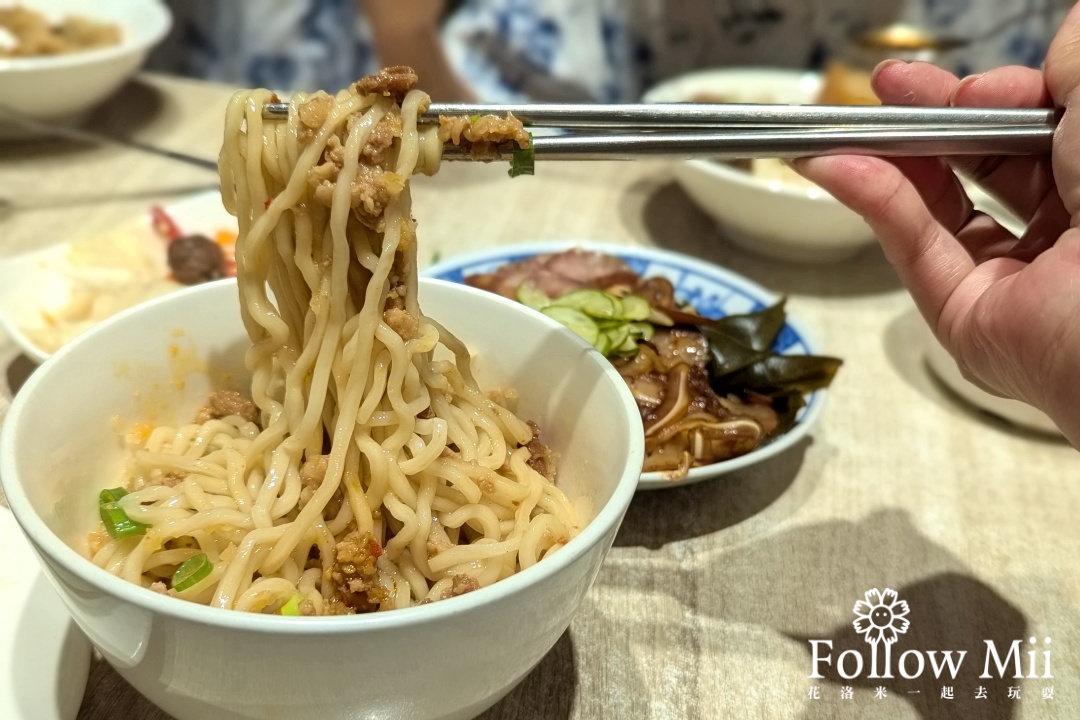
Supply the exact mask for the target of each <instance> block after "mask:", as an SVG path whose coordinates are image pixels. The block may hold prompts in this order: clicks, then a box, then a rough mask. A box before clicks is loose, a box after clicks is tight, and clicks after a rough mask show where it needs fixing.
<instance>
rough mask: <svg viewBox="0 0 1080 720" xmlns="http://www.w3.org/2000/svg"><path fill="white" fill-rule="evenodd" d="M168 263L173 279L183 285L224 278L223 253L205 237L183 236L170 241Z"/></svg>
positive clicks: (214, 243) (219, 247)
mask: <svg viewBox="0 0 1080 720" xmlns="http://www.w3.org/2000/svg"><path fill="white" fill-rule="evenodd" d="M168 261H169V269H170V270H172V274H173V277H175V278H176V281H177V282H180V283H183V284H184V285H198V284H199V283H204V282H207V281H209V280H217V279H218V278H223V277H225V253H223V252H222V251H221V246H219V245H218V244H217V243H216V242H214V241H213V240H211V239H210V238H208V237H206V236H205V235H184V236H182V237H178V238H176V239H175V240H173V241H171V242H170V243H169V252H168Z"/></svg>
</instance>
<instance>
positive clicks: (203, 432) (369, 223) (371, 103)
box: [91, 68, 582, 614]
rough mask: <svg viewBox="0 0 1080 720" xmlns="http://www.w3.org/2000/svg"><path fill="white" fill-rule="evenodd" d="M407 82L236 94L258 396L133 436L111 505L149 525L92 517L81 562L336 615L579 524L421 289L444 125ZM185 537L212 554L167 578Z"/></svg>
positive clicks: (406, 599)
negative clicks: (423, 303)
mask: <svg viewBox="0 0 1080 720" xmlns="http://www.w3.org/2000/svg"><path fill="white" fill-rule="evenodd" d="M410 77H411V79H410ZM414 81H415V76H414V75H411V71H408V72H405V69H401V68H395V69H391V70H389V71H384V72H383V73H381V74H380V75H378V76H375V77H372V78H365V79H364V80H362V81H360V82H359V83H357V85H356V86H354V87H352V88H350V89H348V90H344V91H342V92H340V93H338V94H337V95H336V96H333V97H331V96H329V95H326V94H324V93H317V94H315V95H311V96H303V95H298V96H296V97H294V98H293V99H292V101H291V103H290V112H289V116H288V119H287V120H282V121H276V120H264V119H263V117H262V107H263V106H264V105H265V104H266V103H267V102H270V101H272V100H274V99H275V98H273V95H272V94H271V93H270V92H269V91H266V90H255V91H243V92H238V93H237V94H236V95H235V96H234V97H233V99H232V101H231V102H230V104H229V107H228V110H227V114H226V127H225V140H224V145H223V148H222V152H221V159H220V168H221V180H222V195H223V200H224V202H225V205H226V207H227V208H228V209H229V210H230V212H232V213H234V214H235V215H236V216H237V219H238V224H239V237H238V240H237V245H236V263H237V277H238V284H239V293H240V306H241V313H242V316H243V322H244V326H245V328H246V330H247V333H248V335H249V336H250V339H251V347H250V349H249V350H248V352H247V356H246V362H247V365H248V368H249V369H250V371H251V375H252V380H251V387H250V390H251V397H252V400H253V402H254V406H255V407H253V408H251V411H252V412H250V413H247V414H245V413H244V412H243V399H242V398H240V399H239V400H238V401H237V403H236V406H235V407H232V406H229V403H227V402H226V403H225V405H226V406H227V407H225V408H224V409H222V408H217V410H216V411H215V410H214V407H215V403H214V402H212V403H211V406H208V408H207V409H206V410H204V411H203V413H201V415H200V418H199V419H197V420H196V422H195V423H193V424H190V425H186V426H182V427H178V428H167V427H158V428H156V429H153V430H152V432H149V433H146V434H145V435H146V437H141V438H139V440H140V442H138V443H136V444H135V446H134V447H133V451H132V453H131V456H130V459H129V462H128V464H127V472H128V477H127V478H125V480H126V483H127V485H128V489H129V490H130V491H131V492H130V493H129V494H127V495H125V496H124V497H122V498H121V499H120V500H119V501H118V505H119V507H120V508H121V509H122V510H123V511H124V512H125V513H126V515H127V517H128V518H130V519H131V520H132V521H134V522H137V523H143V524H145V525H147V526H148V528H147V529H146V531H145V534H144V535H141V536H139V535H135V536H129V537H119V538H108V537H105V535H104V533H100V532H99V533H98V534H97V540H96V541H95V539H94V538H93V537H92V543H91V545H92V547H93V548H94V549H95V555H94V560H95V562H96V563H97V564H98V565H100V566H102V567H105V568H107V569H108V570H110V571H111V572H114V573H117V574H119V575H121V576H122V577H124V578H126V579H128V580H130V581H132V582H136V583H140V584H142V585H144V586H147V587H151V588H152V589H155V590H158V591H161V592H167V593H169V594H173V595H176V596H178V597H181V598H184V599H187V600H192V601H195V602H200V603H206V604H210V605H212V606H216V607H220V608H235V609H240V610H247V611H255V612H285V610H284V608H286V606H287V605H289V604H290V603H292V604H293V605H294V606H295V607H297V608H299V614H342V613H352V612H364V611H370V610H377V609H390V608H396V607H406V606H409V605H413V604H416V603H422V602H428V601H433V600H439V599H443V598H446V597H450V596H452V595H457V594H460V593H462V592H466V591H469V590H472V589H476V588H477V587H483V586H485V585H488V584H490V583H492V582H495V581H497V580H499V579H501V578H504V577H507V576H509V575H511V574H513V573H515V572H517V571H519V570H521V569H523V568H525V567H528V566H530V565H532V564H534V563H535V562H537V561H539V560H541V559H542V558H543V557H544V556H545V555H547V554H549V553H551V552H554V551H555V550H557V549H558V548H559V547H561V546H562V545H563V544H565V543H566V542H567V541H568V539H569V538H571V537H573V536H574V535H575V534H576V533H577V531H578V529H579V527H580V525H581V523H582V518H579V517H578V516H577V514H576V513H575V510H574V508H573V506H572V505H571V504H570V502H569V501H567V499H566V498H565V496H564V495H563V494H562V492H561V491H560V490H558V489H557V488H556V487H555V485H554V484H553V482H552V479H551V478H552V476H553V470H552V468H551V465H550V460H551V456H550V454H549V453H548V452H547V451H546V449H545V448H543V447H542V446H541V445H540V444H539V440H538V439H537V438H536V437H535V435H536V432H537V430H536V427H535V426H534V425H531V423H526V422H524V421H523V420H521V419H519V418H517V417H516V416H515V415H514V414H513V413H512V412H511V411H510V410H508V409H507V408H505V407H502V406H501V405H499V404H498V403H496V402H495V401H494V400H492V399H491V398H490V397H489V396H488V395H486V394H484V393H483V392H481V391H480V390H479V389H478V388H477V386H476V384H475V382H474V381H473V380H472V377H471V373H470V371H469V363H468V355H467V353H466V351H465V349H464V348H463V346H462V345H461V343H460V342H458V341H457V340H456V339H454V338H453V337H452V336H451V335H449V333H447V332H446V330H445V329H443V328H442V326H440V325H439V324H438V323H436V322H434V321H432V320H429V319H428V318H426V317H425V316H424V315H423V314H422V313H421V311H420V308H419V306H418V304H417V288H418V281H417V266H416V230H415V224H414V221H413V220H412V216H411V198H410V193H409V182H408V181H409V178H410V177H411V176H412V175H413V174H414V173H416V172H426V173H431V172H434V171H435V170H436V169H437V168H438V164H439V158H440V153H441V141H440V140H439V138H438V137H437V135H436V134H435V132H433V131H431V130H422V129H421V128H419V127H418V125H417V116H418V113H419V112H420V111H421V110H422V109H423V108H424V107H426V104H427V102H428V98H427V96H426V95H424V94H423V93H422V92H419V91H417V90H413V89H411V85H412V83H413V82H414ZM439 345H443V346H444V347H446V348H447V349H448V350H449V351H450V352H448V353H446V356H447V357H453V358H454V360H452V361H448V360H443V359H436V358H435V355H434V353H435V350H436V347H437V346H439ZM225 400H228V398H225V399H224V400H223V401H222V402H224V401H225ZM234 400H236V398H234ZM201 554H205V556H206V559H207V561H208V562H209V563H210V566H211V567H210V570H209V572H208V573H206V571H205V570H204V573H205V577H201V578H199V579H197V581H195V582H193V583H191V584H190V585H186V586H184V587H182V588H180V589H178V588H177V587H176V585H177V584H179V583H177V582H176V580H175V577H174V573H176V572H177V568H178V567H179V566H181V564H182V563H184V562H185V561H186V560H189V559H191V558H195V557H198V556H199V555H201Z"/></svg>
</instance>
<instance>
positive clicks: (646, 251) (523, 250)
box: [420, 241, 826, 490]
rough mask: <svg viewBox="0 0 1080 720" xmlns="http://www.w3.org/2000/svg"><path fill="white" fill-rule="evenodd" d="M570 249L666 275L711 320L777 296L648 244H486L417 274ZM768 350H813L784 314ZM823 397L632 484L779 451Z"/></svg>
mask: <svg viewBox="0 0 1080 720" xmlns="http://www.w3.org/2000/svg"><path fill="white" fill-rule="evenodd" d="M574 247H578V248H582V249H584V250H590V251H593V252H601V253H607V254H609V255H614V256H616V257H619V258H621V259H622V260H623V261H624V262H626V263H627V264H628V265H629V266H630V267H631V269H633V271H634V272H636V273H638V274H639V275H641V276H642V277H656V276H662V277H665V278H667V279H668V280H670V281H671V283H672V284H673V285H674V286H675V297H676V298H678V299H679V300H681V301H683V302H687V303H690V304H691V305H693V306H694V308H696V309H697V311H698V312H699V313H701V314H702V315H704V316H706V317H713V318H717V317H723V316H725V315H735V314H739V313H746V312H752V311H754V310H760V309H762V308H764V307H767V306H769V305H771V304H773V303H774V302H776V300H777V299H778V297H777V296H776V295H775V294H774V293H771V292H769V291H768V290H766V289H765V288H763V287H761V286H760V285H758V284H756V283H754V282H751V281H750V280H748V279H746V278H744V277H742V276H741V275H737V274H736V273H733V272H731V271H730V270H725V269H724V268H721V267H718V266H716V265H712V264H710V263H707V262H705V261H703V260H699V259H697V258H694V257H690V256H687V255H680V254H679V253H673V252H668V251H666V250H656V249H653V248H644V247H633V246H628V245H607V244H603V243H595V242H587V241H560V242H543V243H529V244H524V245H510V246H506V247H498V248H491V249H488V250H481V251H478V252H473V253H467V254H463V255H458V256H455V257H452V258H448V259H446V260H444V261H442V262H440V263H438V264H436V265H433V266H431V267H429V268H428V269H426V270H424V271H423V272H421V273H420V274H421V275H423V276H425V277H435V278H440V279H443V280H450V281H452V282H458V283H462V282H464V278H465V277H466V276H468V275H475V274H477V273H487V272H492V271H493V270H495V269H496V268H498V267H499V266H501V265H505V264H506V263H510V262H515V261H517V260H523V259H525V258H528V257H532V256H533V255H539V254H542V253H552V252H560V251H563V250H568V249H570V248H574ZM774 348H775V349H776V351H777V352H782V353H784V354H788V355H813V354H816V353H817V352H818V351H817V349H816V347H815V346H814V345H813V342H812V340H811V339H810V338H809V336H808V334H807V332H806V330H805V328H804V327H803V326H802V325H801V324H800V323H799V322H798V320H797V319H794V318H792V317H791V314H790V313H789V314H788V317H787V323H786V324H785V326H784V329H783V330H781V332H780V335H779V336H778V337H777V339H776V344H775V345H774ZM825 396H826V391H824V390H819V391H817V392H815V393H813V394H812V395H810V396H809V397H808V398H807V403H806V407H804V408H803V409H802V410H801V411H800V412H799V415H798V417H797V418H796V422H795V426H794V427H792V428H791V429H790V430H788V431H787V432H786V433H784V434H783V435H781V436H779V437H777V438H775V439H773V440H771V441H770V442H768V443H766V444H764V445H762V446H761V447H759V448H757V449H756V450H754V451H753V452H750V453H747V454H746V455H742V456H740V457H737V458H732V459H731V460H724V461H723V462H718V463H713V464H712V465H706V466H704V467H699V468H693V469H692V470H691V471H690V473H689V474H688V475H687V476H686V477H685V478H682V479H680V480H670V479H668V478H666V477H665V475H664V473H660V472H651V473H644V474H642V476H641V481H640V482H639V483H638V488H639V489H641V490H654V489H660V488H669V487H675V486H678V485H685V484H688V483H692V482H697V481H700V480H706V479H708V478H714V477H717V476H719V475H723V474H724V473H728V472H732V471H734V470H741V469H742V468H745V467H748V466H750V465H755V464H757V463H759V462H762V461H763V460H767V459H768V458H771V457H773V456H775V455H779V454H780V453H782V452H784V451H785V450H787V449H788V448H790V447H792V446H793V445H796V444H798V443H799V442H800V441H801V440H802V439H803V438H804V437H806V435H807V433H808V432H809V431H810V428H811V426H812V425H813V424H814V422H815V421H817V419H818V417H820V415H821V411H822V408H823V407H824V404H825Z"/></svg>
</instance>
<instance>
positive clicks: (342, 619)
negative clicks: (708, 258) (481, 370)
mask: <svg viewBox="0 0 1080 720" xmlns="http://www.w3.org/2000/svg"><path fill="white" fill-rule="evenodd" d="M420 283H421V284H433V285H438V286H443V287H446V288H452V289H453V291H454V292H465V293H467V294H474V295H475V296H476V297H480V298H486V299H488V300H490V301H495V302H498V303H503V304H505V306H506V307H508V308H513V309H514V312H517V313H521V314H527V315H528V316H529V317H530V318H532V319H533V321H534V322H539V323H542V324H544V325H546V326H548V327H549V328H550V329H551V330H553V331H556V332H559V333H561V334H564V336H567V337H572V338H573V341H574V342H577V343H579V344H580V345H581V347H582V349H583V350H584V351H585V354H586V355H587V356H588V357H590V358H591V359H593V360H594V361H599V364H600V369H601V371H602V373H603V375H604V376H605V377H607V378H608V379H609V380H610V381H611V383H612V385H613V386H614V387H615V388H616V391H617V393H618V396H619V397H620V399H621V401H622V403H623V409H624V411H625V414H626V416H627V417H628V418H629V423H630V425H631V428H630V429H631V437H630V438H629V440H628V442H629V448H628V450H629V452H628V453H627V462H626V466H625V468H624V469H623V472H622V474H621V475H620V476H619V479H618V481H617V482H616V483H615V486H614V489H613V491H612V493H611V497H610V498H609V499H608V501H607V502H606V503H604V505H602V506H601V507H600V508H599V509H596V512H595V514H594V515H593V516H592V518H591V519H590V520H589V521H588V522H587V523H586V524H585V526H584V527H583V528H582V530H581V532H580V533H578V535H577V536H575V537H574V538H573V539H571V540H570V541H569V542H568V543H567V544H566V545H565V546H563V547H562V548H561V549H560V550H559V551H558V552H556V553H555V554H554V555H552V556H551V557H549V558H545V559H544V560H543V561H541V562H538V563H537V564H535V565H533V566H532V567H529V568H526V569H525V570H522V571H520V572H518V573H516V574H514V575H512V576H510V577H508V578H503V579H502V580H499V581H498V582H495V583H493V584H492V585H489V586H488V587H485V588H480V589H479V590H476V591H474V592H471V593H466V594H464V595H461V596H458V597H453V598H448V599H446V600H440V601H439V602H435V603H429V604H427V605H414V606H412V607H409V608H401V609H395V610H392V611H386V612H376V613H367V614H362V615H342V616H319V617H308V618H303V619H299V620H298V619H297V618H293V617H282V616H276V615H262V614H259V613H247V612H238V611H232V610H221V609H220V608H214V607H210V606H207V605H200V604H196V603H193V602H188V601H184V600H181V599H179V598H173V597H168V596H166V595H161V594H159V593H155V592H153V591H150V590H147V589H146V588H143V587H139V586H137V585H134V584H132V583H129V582H127V581H126V580H123V579H121V578H120V577H117V576H115V575H113V574H111V573H109V572H108V571H107V570H105V569H103V568H100V567H98V566H96V565H94V564H93V563H92V562H91V561H90V560H89V558H87V557H85V556H84V555H82V554H81V553H79V552H78V551H77V550H75V549H74V548H72V547H71V546H70V545H68V544H67V543H65V542H64V541H63V540H61V539H60V537H59V536H58V535H57V534H56V533H54V532H53V531H52V530H51V529H50V528H49V527H48V526H47V525H46V524H45V521H44V520H43V519H42V518H41V517H40V516H39V515H38V513H37V512H36V511H35V510H34V508H33V507H32V505H31V503H30V499H29V497H28V496H27V495H26V493H25V491H24V489H23V483H22V482H21V481H17V480H16V478H17V477H18V474H17V472H16V463H15V457H16V454H17V446H18V440H19V436H20V435H21V432H22V428H21V427H20V425H21V423H20V419H21V418H22V415H23V413H24V412H25V411H26V408H27V406H28V405H29V404H30V402H31V400H32V399H33V396H34V395H35V394H36V391H37V388H39V387H40V386H42V385H43V384H45V383H48V382H49V377H50V375H51V373H52V370H53V368H56V367H59V366H61V365H62V364H64V363H67V362H70V360H69V359H68V358H71V357H72V356H73V355H74V356H76V357H77V356H78V353H79V352H80V351H81V348H82V346H83V345H84V344H86V342H88V340H86V338H91V339H92V338H94V337H96V335H97V334H99V333H101V332H106V331H108V330H109V329H110V328H112V327H113V326H114V325H119V324H125V323H127V322H129V319H130V318H132V317H135V316H138V315H142V314H143V313H146V312H152V311H153V310H154V309H156V308H157V307H158V306H160V305H162V304H166V303H178V302H183V301H184V299H185V298H186V297H187V296H188V295H193V294H197V293H221V292H223V291H224V289H226V288H229V287H235V284H236V280H235V278H224V279H221V280H216V281H213V282H209V283H203V284H201V285H194V286H191V287H188V288H184V289H182V290H178V291H176V292H174V293H169V294H167V295H163V296H160V297H157V298H154V299H152V300H149V301H147V302H145V303H142V304H140V305H137V306H135V307H132V308H128V309H126V310H124V311H122V312H120V313H118V314H116V315H114V316H112V317H110V318H107V319H106V320H104V321H103V322H101V323H99V324H98V325H95V326H94V327H93V328H91V329H89V330H87V331H86V332H85V333H83V334H82V335H80V336H79V337H77V338H75V339H74V340H72V341H71V342H70V343H68V344H67V345H65V346H64V347H62V348H61V349H60V350H58V351H57V352H56V353H55V354H53V355H52V356H50V357H49V359H48V360H46V361H45V362H44V363H42V365H41V366H40V367H39V368H38V370H37V371H36V372H34V373H33V374H32V375H31V376H30V378H29V379H28V380H27V381H26V383H25V384H24V385H23V386H22V388H21V389H20V390H19V392H18V393H16V395H15V398H14V400H13V401H12V403H11V406H10V408H9V409H8V412H7V416H6V418H5V420H4V423H3V428H0V484H2V485H3V489H4V492H5V494H6V496H7V500H8V505H9V507H10V509H11V511H12V513H13V514H14V515H15V519H16V521H17V522H18V523H19V526H20V528H22V531H23V533H24V534H25V535H26V536H27V538H28V539H29V540H30V542H31V544H32V545H33V546H34V549H35V551H36V552H37V553H38V555H39V560H41V561H42V562H43V564H46V565H48V564H51V563H56V564H57V565H59V566H60V567H61V568H63V569H64V570H65V571H66V572H69V573H71V574H72V575H74V576H75V577H77V578H79V579H80V580H81V581H83V582H85V583H87V584H88V585H90V586H92V587H94V588H96V589H98V590H99V591H101V592H102V593H104V594H106V595H108V596H110V597H112V598H113V599H117V600H120V601H122V602H126V603H130V604H131V605H134V606H136V607H138V608H140V609H143V610H146V611H149V612H151V613H154V614H157V615H164V616H167V617H171V618H175V619H179V620H183V621H186V622H191V623H193V624H196V625H201V626H208V627H216V628H222V629H227V630H232V631H238V632H249V633H262V634H275V635H286V636H291V635H325V634H337V633H352V632H376V631H385V630H393V629H395V628H399V627H402V626H415V625H423V624H427V623H433V622H440V621H442V620H445V619H446V618H452V617H454V616H457V615H462V614H465V613H468V612H473V611H476V610H478V609H482V608H485V607H487V606H490V605H492V604H495V603H498V602H499V601H500V600H503V599H506V598H508V597H509V596H512V595H515V594H518V593H520V592H521V591H523V590H525V589H526V588H528V587H531V586H533V585H535V584H539V583H542V582H544V581H545V580H547V579H550V578H552V577H553V576H555V575H557V574H558V573H559V572H561V571H562V570H563V569H564V568H566V567H568V566H570V565H572V564H574V563H576V562H577V561H579V560H580V559H581V558H583V557H585V556H586V555H588V554H589V552H590V551H591V550H592V549H593V548H594V547H596V546H597V545H599V544H600V543H601V542H602V540H603V537H604V535H605V534H607V533H608V532H610V531H612V530H613V529H614V530H615V531H617V528H618V526H619V525H620V524H621V522H622V518H623V515H624V514H625V512H626V509H627V508H628V507H629V505H630V501H631V499H632V498H633V496H634V492H635V491H636V490H637V482H638V476H639V475H640V469H641V462H642V461H643V460H644V457H645V442H644V431H643V430H642V429H641V427H640V426H641V418H640V415H639V414H638V411H637V405H636V403H635V402H634V399H633V396H632V395H631V394H630V391H629V389H628V388H627V387H626V384H625V383H624V382H623V381H622V378H621V377H620V376H619V374H618V373H617V372H616V371H615V369H614V367H612V366H611V364H610V363H608V362H607V361H606V360H604V358H603V356H602V355H600V354H599V353H598V352H596V351H595V349H593V348H592V347H591V346H590V345H588V343H586V342H585V341H584V340H582V339H580V338H578V337H577V336H576V335H574V334H573V333H572V332H570V331H569V330H566V328H564V327H563V326H562V325H560V324H559V323H557V322H555V321H554V320H551V319H550V318H547V317H546V316H543V315H542V314H541V313H536V312H534V311H532V310H529V309H528V308H525V307H524V306H522V305H521V304H519V303H515V302H513V301H511V300H508V299H506V298H502V297H498V296H495V295H493V294H492V293H487V292H484V291H482V290H477V289H475V288H470V287H467V286H463V285H461V284H459V283H453V282H448V281H445V280H438V279H435V278H425V277H421V278H420ZM105 421H106V420H105V419H103V422H105ZM635 458H636V460H635Z"/></svg>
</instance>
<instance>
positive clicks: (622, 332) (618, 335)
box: [604, 325, 630, 350]
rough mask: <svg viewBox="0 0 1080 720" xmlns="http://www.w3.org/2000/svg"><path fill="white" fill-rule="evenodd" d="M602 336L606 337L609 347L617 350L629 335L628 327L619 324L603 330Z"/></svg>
mask: <svg viewBox="0 0 1080 720" xmlns="http://www.w3.org/2000/svg"><path fill="white" fill-rule="evenodd" d="M604 336H605V337H607V338H608V341H609V342H610V344H611V349H612V350H618V349H619V348H620V347H622V345H623V343H625V342H626V339H627V338H628V337H630V328H628V327H627V326H626V325H620V326H619V327H616V328H611V329H610V330H608V331H607V332H605V333H604Z"/></svg>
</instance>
